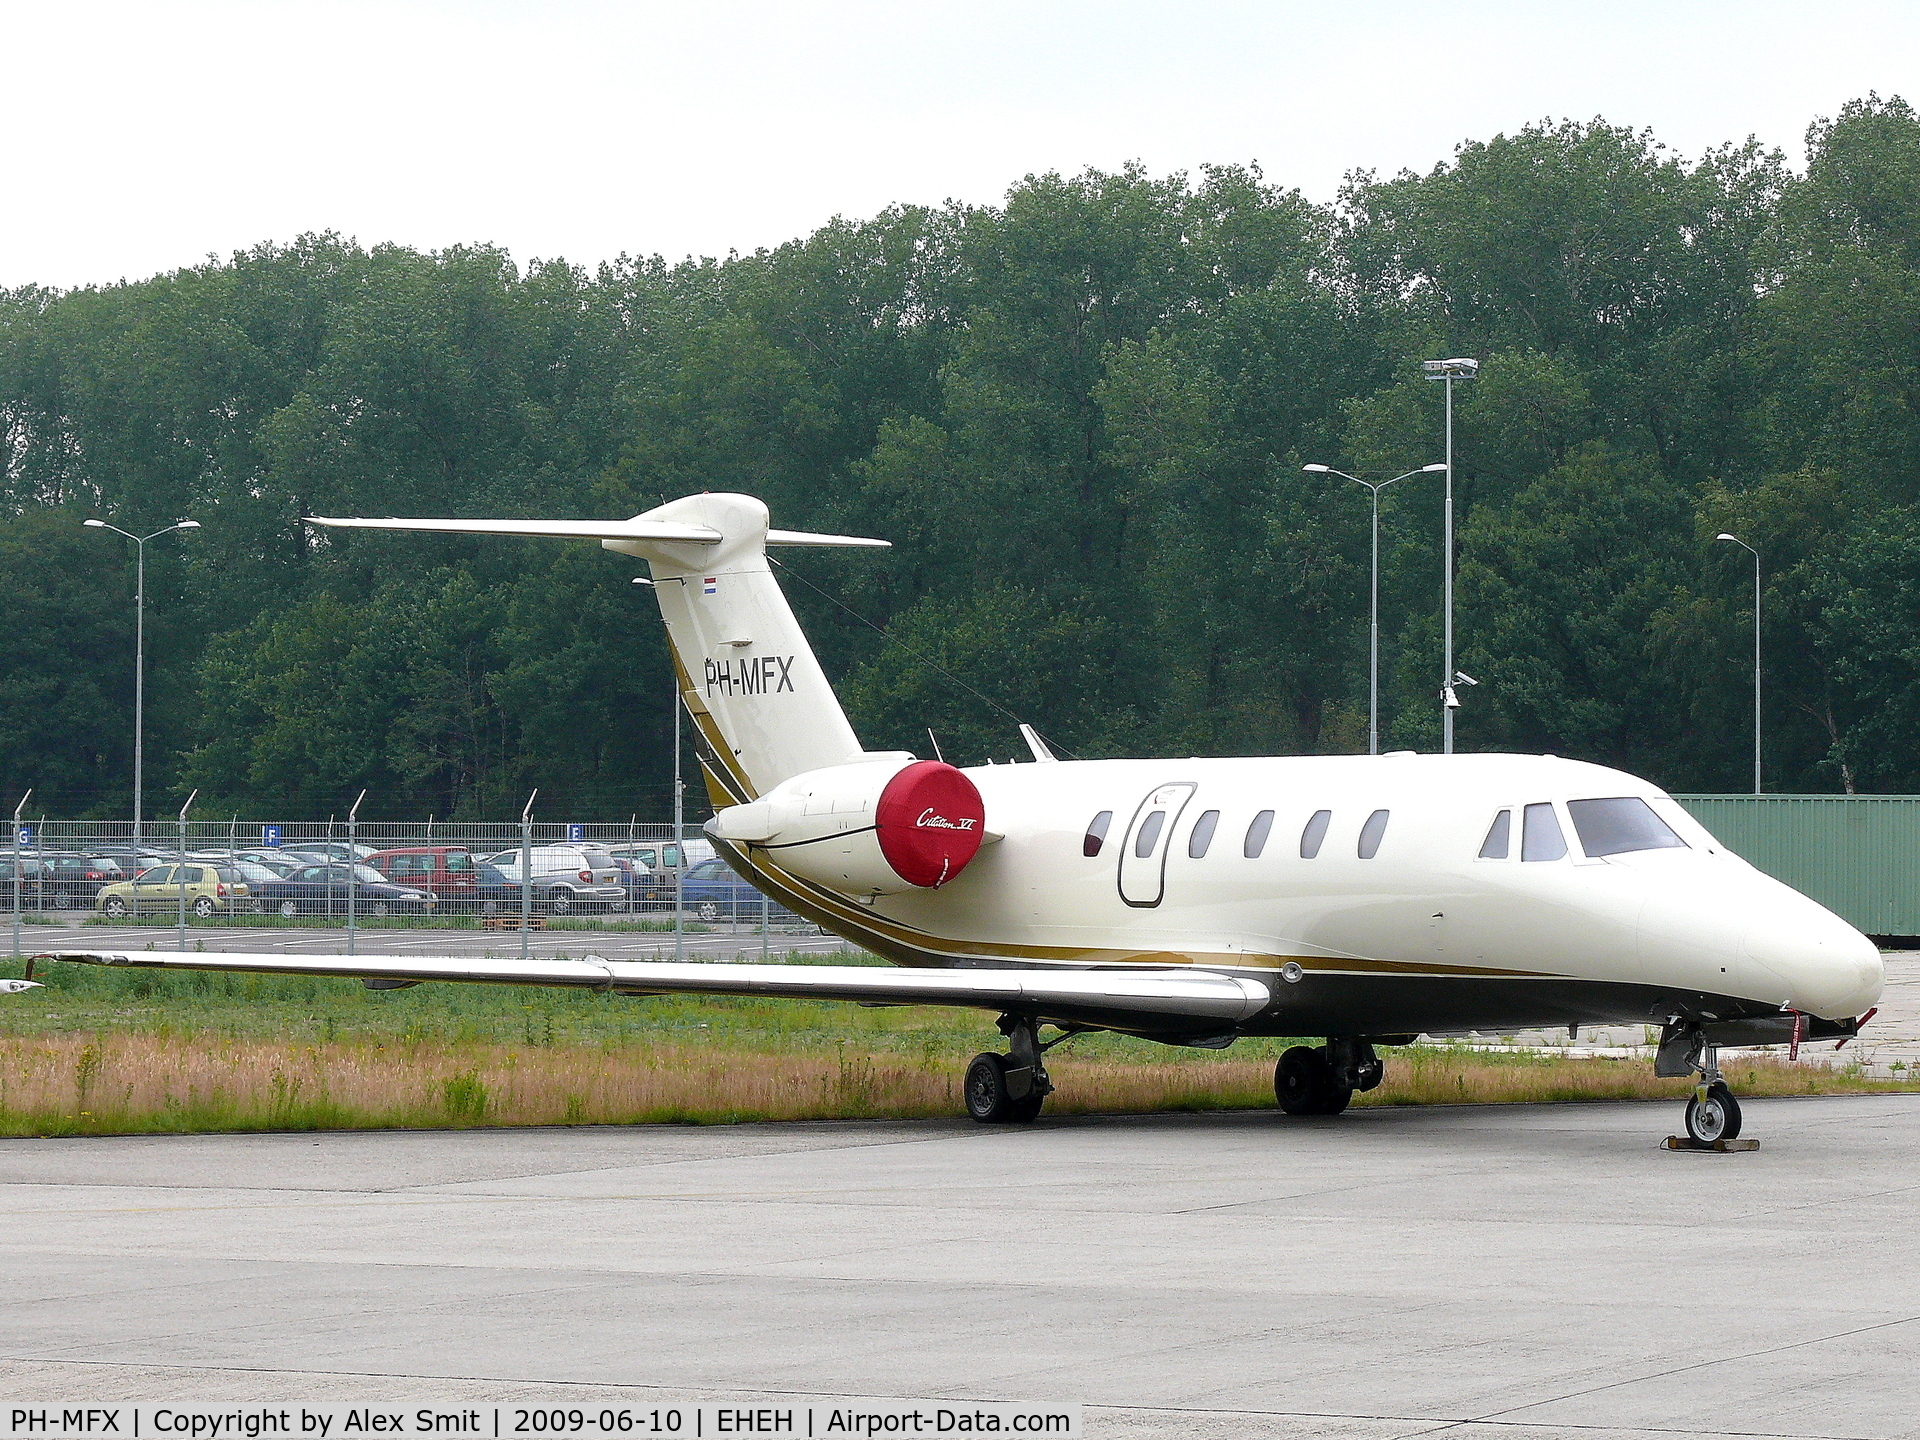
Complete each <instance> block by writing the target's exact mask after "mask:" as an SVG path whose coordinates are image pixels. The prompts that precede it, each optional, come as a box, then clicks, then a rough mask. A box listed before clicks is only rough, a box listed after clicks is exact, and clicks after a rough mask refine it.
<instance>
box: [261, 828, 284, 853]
mask: <svg viewBox="0 0 1920 1440" xmlns="http://www.w3.org/2000/svg"><path fill="white" fill-rule="evenodd" d="M260 844H261V845H262V847H264V848H265V849H268V850H278V849H279V848H280V827H279V826H278V825H262V826H261V827H260Z"/></svg>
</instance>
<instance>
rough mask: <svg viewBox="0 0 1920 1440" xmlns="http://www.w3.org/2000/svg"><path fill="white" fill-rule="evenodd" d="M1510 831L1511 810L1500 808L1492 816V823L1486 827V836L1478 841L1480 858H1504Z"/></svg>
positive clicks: (1511, 829)
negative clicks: (1500, 809) (1496, 813)
mask: <svg viewBox="0 0 1920 1440" xmlns="http://www.w3.org/2000/svg"><path fill="white" fill-rule="evenodd" d="M1512 831H1513V812H1512V811H1511V810H1502V811H1501V812H1500V813H1499V814H1498V815H1496V816H1494V817H1493V824H1491V825H1489V826H1488V827H1487V838H1486V839H1484V840H1482V841H1481V842H1480V858H1481V859H1482V860H1504V859H1506V858H1507V847H1508V844H1509V843H1510V841H1509V837H1510V836H1511V834H1512Z"/></svg>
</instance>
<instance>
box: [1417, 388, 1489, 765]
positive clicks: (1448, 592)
mask: <svg viewBox="0 0 1920 1440" xmlns="http://www.w3.org/2000/svg"><path fill="white" fill-rule="evenodd" d="M1421 366H1422V368H1423V369H1425V371H1426V372H1427V379H1429V380H1440V381H1444V382H1445V384H1446V387H1447V518H1446V526H1445V532H1446V538H1445V541H1444V542H1443V543H1444V546H1445V549H1446V552H1447V563H1446V581H1445V597H1444V604H1443V608H1444V609H1445V611H1446V654H1445V656H1444V657H1443V658H1442V660H1441V662H1440V673H1441V674H1442V675H1443V676H1445V677H1446V678H1445V679H1443V680H1442V681H1441V682H1440V716H1441V721H1440V726H1441V728H1440V750H1441V753H1442V754H1445V755H1451V754H1452V753H1453V712H1454V711H1455V710H1458V709H1459V708H1460V700H1459V697H1458V696H1456V695H1455V694H1454V693H1453V687H1454V686H1455V685H1457V684H1459V683H1460V682H1459V681H1458V680H1457V679H1455V676H1457V675H1458V674H1459V672H1458V671H1457V670H1455V669H1454V668H1453V382H1454V381H1456V380H1473V379H1477V378H1478V377H1479V374H1480V362H1479V361H1478V360H1467V359H1460V358H1456V359H1453V360H1425V361H1422V362H1421Z"/></svg>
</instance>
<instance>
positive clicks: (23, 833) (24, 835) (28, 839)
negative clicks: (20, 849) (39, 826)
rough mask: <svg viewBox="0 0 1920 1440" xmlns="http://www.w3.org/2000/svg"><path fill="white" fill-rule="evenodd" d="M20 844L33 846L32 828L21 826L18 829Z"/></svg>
mask: <svg viewBox="0 0 1920 1440" xmlns="http://www.w3.org/2000/svg"><path fill="white" fill-rule="evenodd" d="M20 843H21V844H22V845H31V844H33V826H31V825H22V826H21V827H20Z"/></svg>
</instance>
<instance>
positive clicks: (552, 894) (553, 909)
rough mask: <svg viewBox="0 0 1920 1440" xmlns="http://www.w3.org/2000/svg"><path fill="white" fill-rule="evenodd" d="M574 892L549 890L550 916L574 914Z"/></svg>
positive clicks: (548, 907) (548, 904) (548, 911)
mask: <svg viewBox="0 0 1920 1440" xmlns="http://www.w3.org/2000/svg"><path fill="white" fill-rule="evenodd" d="M573 899H574V896H573V892H572V891H571V890H549V891H548V892H547V913H548V914H549V915H571V914H572V913H573Z"/></svg>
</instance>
